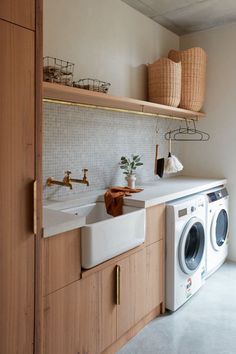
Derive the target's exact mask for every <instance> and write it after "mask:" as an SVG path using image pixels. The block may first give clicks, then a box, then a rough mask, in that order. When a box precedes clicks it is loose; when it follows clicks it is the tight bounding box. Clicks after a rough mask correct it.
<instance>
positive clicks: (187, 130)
mask: <svg viewBox="0 0 236 354" xmlns="http://www.w3.org/2000/svg"><path fill="white" fill-rule="evenodd" d="M191 122H192V127H191V126H190V124H189V122H188V121H187V119H186V120H185V124H186V126H185V127H179V128H178V129H174V130H170V131H168V132H167V133H166V134H165V139H166V140H170V139H171V140H174V141H208V140H209V139H210V135H209V134H208V133H206V132H204V131H202V130H197V129H196V123H195V121H194V120H191Z"/></svg>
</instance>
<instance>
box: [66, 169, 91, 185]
mask: <svg viewBox="0 0 236 354" xmlns="http://www.w3.org/2000/svg"><path fill="white" fill-rule="evenodd" d="M82 171H83V172H84V175H83V178H82V179H77V178H71V179H70V181H71V182H75V183H81V184H86V186H87V187H88V186H89V181H88V178H87V172H88V169H87V168H84V169H83V170H82Z"/></svg>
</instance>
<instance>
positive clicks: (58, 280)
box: [43, 229, 81, 295]
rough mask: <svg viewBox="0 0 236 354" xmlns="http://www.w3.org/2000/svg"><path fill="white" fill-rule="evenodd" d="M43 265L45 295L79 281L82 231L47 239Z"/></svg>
mask: <svg viewBox="0 0 236 354" xmlns="http://www.w3.org/2000/svg"><path fill="white" fill-rule="evenodd" d="M43 264H44V267H45V272H44V274H45V276H44V294H45V295H47V294H50V293H51V292H53V291H55V290H58V289H60V288H62V287H64V286H66V285H68V284H70V283H72V282H74V281H76V280H79V279H80V277H81V264H80V230H78V229H77V230H72V231H68V232H64V233H62V234H60V235H57V236H54V237H49V238H47V239H45V242H44V259H43Z"/></svg>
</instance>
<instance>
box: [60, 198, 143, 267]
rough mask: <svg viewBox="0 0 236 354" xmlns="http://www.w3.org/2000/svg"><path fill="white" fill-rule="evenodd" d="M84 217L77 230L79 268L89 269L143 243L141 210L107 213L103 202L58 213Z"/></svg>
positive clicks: (129, 209)
mask: <svg viewBox="0 0 236 354" xmlns="http://www.w3.org/2000/svg"><path fill="white" fill-rule="evenodd" d="M61 211H63V212H65V213H69V214H74V215H78V216H85V217H86V225H85V226H83V227H82V228H81V259H82V267H83V268H85V269H89V268H92V267H94V266H96V265H97V264H100V263H102V262H104V261H106V260H108V259H111V258H112V257H115V256H117V255H119V254H121V253H123V252H126V251H128V250H130V249H132V248H134V247H137V246H138V245H140V244H142V243H143V242H144V241H145V216H146V213H145V209H138V208H134V207H130V206H124V207H123V215H121V216H117V217H115V218H114V217H112V216H111V215H109V214H107V212H106V207H105V203H103V202H97V203H92V204H87V205H84V206H79V207H74V208H70V209H64V210H61Z"/></svg>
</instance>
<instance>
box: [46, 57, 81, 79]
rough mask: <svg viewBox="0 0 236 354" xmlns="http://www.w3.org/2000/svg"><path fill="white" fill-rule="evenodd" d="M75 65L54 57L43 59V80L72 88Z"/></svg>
mask: <svg viewBox="0 0 236 354" xmlns="http://www.w3.org/2000/svg"><path fill="white" fill-rule="evenodd" d="M74 66H75V64H73V63H71V62H69V61H66V60H62V59H58V58H53V57H48V56H47V57H44V58H43V80H44V81H47V82H54V83H57V84H62V85H67V86H72V84H73V73H74Z"/></svg>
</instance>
